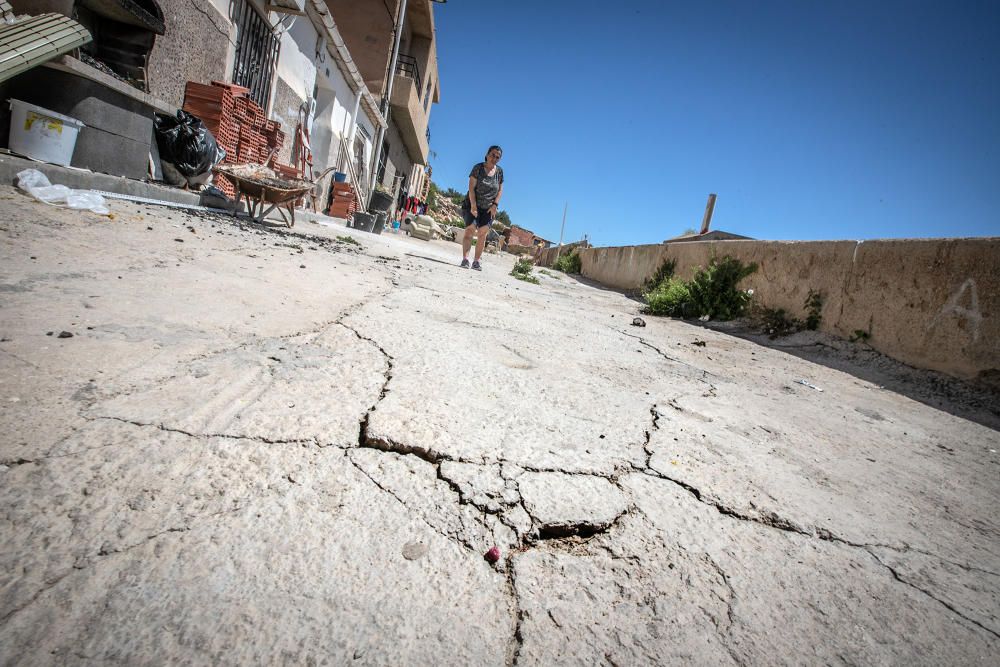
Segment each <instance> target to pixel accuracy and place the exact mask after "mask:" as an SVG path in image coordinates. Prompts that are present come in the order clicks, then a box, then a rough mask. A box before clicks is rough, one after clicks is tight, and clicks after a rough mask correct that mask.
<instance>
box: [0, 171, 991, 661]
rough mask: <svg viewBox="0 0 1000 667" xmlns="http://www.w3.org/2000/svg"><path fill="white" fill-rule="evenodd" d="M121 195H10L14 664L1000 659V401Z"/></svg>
mask: <svg viewBox="0 0 1000 667" xmlns="http://www.w3.org/2000/svg"><path fill="white" fill-rule="evenodd" d="M2 162H3V161H2V160H0V164H2ZM8 169H9V167H8ZM110 206H111V208H112V213H113V216H114V217H113V218H110V217H107V216H97V215H93V214H90V213H80V212H73V211H68V210H64V209H58V208H54V207H51V206H46V205H43V204H41V203H38V202H35V201H33V200H31V199H30V198H28V197H26V196H25V195H24V194H22V193H19V192H17V191H15V190H14V189H12V188H10V187H8V186H0V211H2V215H0V238H2V239H3V243H0V378H3V382H2V383H0V429H2V432H3V433H4V434H5V436H6V437H4V438H2V439H0V535H2V536H3V540H0V663H15V662H26V663H42V662H58V663H60V664H85V663H107V662H124V663H129V664H132V663H144V662H155V661H170V662H179V663H188V662H193V663H197V662H206V661H207V662H212V663H217V664H246V663H275V662H294V663H316V664H322V663H323V662H328V663H331V664H340V663H346V662H352V663H353V662H358V663H363V664H407V663H417V664H423V663H429V662H434V663H442V664H463V665H465V664H508V665H509V664H514V663H517V664H524V665H528V664H545V665H549V664H563V663H572V664H593V663H612V664H647V663H648V664H678V663H690V664H728V663H735V664H813V663H824V664H825V663H836V662H846V663H856V664H890V663H891V664H899V663H916V664H992V663H993V662H995V656H996V655H997V654H998V653H1000V621H998V613H997V609H998V606H997V599H998V598H1000V549H998V546H997V544H998V541H997V534H998V533H1000V526H998V525H997V520H996V518H995V511H994V509H993V505H994V504H995V503H994V499H995V498H996V497H997V494H998V492H1000V481H998V480H1000V475H998V474H997V473H998V471H1000V454H998V451H1000V432H998V431H997V430H995V429H993V428H990V427H989V426H986V425H984V424H989V423H992V422H990V421H989V420H988V419H986V418H984V419H973V418H972V417H974V416H975V413H976V411H979V412H982V413H983V414H986V413H987V412H989V410H990V406H986V405H985V404H970V405H969V406H967V411H966V412H962V411H959V410H954V409H952V410H951V412H949V411H947V410H946V408H948V405H947V404H944V403H942V404H941V405H940V406H938V407H933V406H931V405H928V404H927V403H928V402H923V403H921V402H916V401H914V400H910V399H909V398H907V397H906V396H905V395H904V394H903V393H901V392H898V391H891V390H888V389H886V388H885V386H884V385H881V384H879V383H878V382H876V381H873V380H872V379H871V378H862V377H859V376H858V375H851V374H848V373H846V372H843V371H841V370H837V369H834V368H830V367H829V366H825V365H819V364H815V363H811V362H810V361H808V360H806V359H802V358H799V357H797V356H793V355H791V354H789V353H787V352H784V351H781V350H778V349H770V348H766V347H762V346H759V345H756V344H754V343H753V342H751V341H748V340H744V339H740V338H736V337H733V336H730V335H728V334H726V333H725V332H721V331H712V330H708V329H702V328H697V327H692V326H689V325H686V324H684V323H682V322H677V321H672V320H663V319H658V318H652V317H647V318H646V323H647V326H646V327H644V328H636V327H633V326H632V325H631V322H632V318H633V317H634V316H635V315H636V313H637V306H638V304H637V303H636V302H634V301H630V300H628V299H626V298H625V297H623V296H622V295H620V294H618V293H615V292H612V291H608V290H602V289H597V288H594V287H591V286H589V285H586V284H583V283H580V282H578V281H576V280H575V279H573V278H572V277H569V276H561V275H560V276H555V275H545V274H540V275H539V278H540V283H539V284H537V285H533V284H528V283H524V282H520V281H517V280H515V279H514V278H513V277H511V276H510V275H509V272H510V269H511V267H512V266H513V258H512V257H510V256H507V255H500V256H493V255H488V256H486V257H485V258H484V260H483V264H484V270H483V271H482V272H474V271H469V270H464V269H460V268H459V267H458V260H459V258H460V257H459V253H460V250H459V246H458V245H456V244H453V243H448V242H423V241H417V240H414V239H411V238H407V237H405V236H401V235H396V234H384V235H381V236H377V235H372V234H366V233H364V232H360V231H358V230H353V229H348V228H346V227H344V226H343V224H342V222H339V221H334V220H330V219H325V218H320V217H309V219H308V220H305V221H303V222H300V223H299V224H297V225H296V227H295V228H293V229H291V230H288V229H286V228H284V227H280V226H278V225H272V224H266V225H251V224H247V223H246V222H244V221H242V220H240V219H233V218H231V217H229V216H211V215H205V214H202V213H198V214H192V213H190V212H185V211H183V210H177V209H167V208H156V207H149V206H143V205H139V204H135V203H131V202H124V201H113V202H111V203H110ZM62 332H66V334H65V336H64V337H60V335H61V334H62ZM70 334H71V335H70ZM695 342H697V343H699V344H698V345H693V344H692V343H695ZM797 380H803V381H805V382H807V383H808V384H800V383H799V382H797ZM810 385H811V386H810ZM929 386H931V387H933V383H929ZM814 387H819V388H821V389H822V390H823V391H818V390H817V389H815V388H814ZM959 415H963V416H959ZM494 547H495V548H496V550H497V552H498V553H499V558H498V559H497V560H496V562H495V563H491V562H490V561H489V560H488V559H487V558H485V556H486V554H487V553H488V552H489V551H490V550H492V549H493V548H494Z"/></svg>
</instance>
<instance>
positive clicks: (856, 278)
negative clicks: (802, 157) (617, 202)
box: [580, 238, 1000, 378]
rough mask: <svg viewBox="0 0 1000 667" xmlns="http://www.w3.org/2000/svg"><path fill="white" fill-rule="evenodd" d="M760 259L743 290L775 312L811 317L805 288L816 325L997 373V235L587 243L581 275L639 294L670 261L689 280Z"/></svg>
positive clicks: (930, 362)
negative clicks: (708, 269) (817, 302)
mask: <svg viewBox="0 0 1000 667" xmlns="http://www.w3.org/2000/svg"><path fill="white" fill-rule="evenodd" d="M713 252H714V253H716V254H717V255H720V256H721V255H732V256H733V257H736V258H737V259H740V260H741V261H743V262H745V263H750V262H755V263H757V264H758V265H759V269H758V271H757V273H755V274H753V275H752V276H750V277H748V278H746V279H744V280H743V281H742V283H741V284H740V287H741V288H742V289H747V288H753V289H754V292H755V294H754V297H755V299H758V300H759V301H760V303H761V304H762V305H764V306H766V307H769V308H784V309H785V310H786V311H787V312H788V313H790V314H791V315H793V316H795V317H806V316H808V313H807V312H806V309H805V307H804V304H805V302H806V299H807V297H808V295H809V290H814V291H817V292H820V293H822V294H823V297H824V298H823V308H822V320H821V322H820V324H819V330H820V331H827V332H830V333H833V334H836V335H838V336H841V337H844V338H850V337H851V336H852V335H854V334H855V332H856V331H858V330H861V331H865V332H866V333H868V334H869V338H868V343H869V344H870V345H871V346H872V347H874V348H875V349H877V350H879V351H880V352H882V353H884V354H887V355H889V356H891V357H894V358H896V359H899V360H900V361H903V362H906V363H909V364H912V365H914V366H917V367H920V368H930V369H934V370H939V371H942V372H945V373H949V374H952V375H956V376H958V377H963V378H976V377H983V378H986V377H990V376H992V375H993V374H996V373H1000V370H998V369H1000V345H998V343H997V341H998V340H1000V239H998V238H983V239H926V240H923V239H920V240H898V241H897V240H891V241H865V242H863V243H858V242H854V241H797V242H793V241H693V242H687V243H672V244H669V243H668V244H659V245H648V246H628V247H623V248H590V249H587V250H581V251H580V259H581V264H582V273H583V275H584V276H586V277H587V278H590V279H592V280H596V281H598V282H600V283H603V284H604V285H607V286H609V287H616V288H619V289H623V290H633V289H636V288H638V287H640V286H641V285H642V284H643V281H644V280H645V279H646V278H647V277H648V276H651V275H652V274H653V273H654V272H655V271H656V269H657V268H658V267H659V266H660V265H661V264H662V262H663V260H665V259H668V258H669V259H674V260H676V262H677V265H676V273H677V276H678V277H680V278H684V279H690V278H691V276H692V275H693V274H694V271H695V270H696V269H697V267H699V266H707V264H708V262H709V260H710V259H711V256H712V253H713Z"/></svg>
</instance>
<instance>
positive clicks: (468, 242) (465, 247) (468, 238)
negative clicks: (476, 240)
mask: <svg viewBox="0 0 1000 667" xmlns="http://www.w3.org/2000/svg"><path fill="white" fill-rule="evenodd" d="M475 230H476V225H475V224H474V223H470V224H468V225H466V226H465V235H464V236H463V237H462V259H468V258H469V249H470V248H471V247H472V234H473V232H475Z"/></svg>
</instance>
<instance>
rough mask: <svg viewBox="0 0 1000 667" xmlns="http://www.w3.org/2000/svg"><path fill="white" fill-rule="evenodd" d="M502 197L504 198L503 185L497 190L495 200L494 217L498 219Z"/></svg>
mask: <svg viewBox="0 0 1000 667" xmlns="http://www.w3.org/2000/svg"><path fill="white" fill-rule="evenodd" d="M500 197H503V183H501V184H500V189H499V190H497V196H496V199H494V200H493V217H494V218H495V217H497V211H499V210H500Z"/></svg>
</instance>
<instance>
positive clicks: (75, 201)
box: [16, 169, 111, 215]
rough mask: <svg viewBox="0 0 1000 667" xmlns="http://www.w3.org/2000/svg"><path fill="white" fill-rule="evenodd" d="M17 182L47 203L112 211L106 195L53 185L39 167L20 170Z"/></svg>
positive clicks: (73, 207)
mask: <svg viewBox="0 0 1000 667" xmlns="http://www.w3.org/2000/svg"><path fill="white" fill-rule="evenodd" d="M16 183H17V187H19V188H21V189H22V190H24V191H25V192H27V193H28V194H29V195H31V196H32V197H34V198H35V199H37V200H38V201H41V202H44V203H46V204H52V205H53V206H68V207H69V208H72V209H77V210H83V211H93V212H94V213H98V214H100V215H107V214H108V213H110V212H111V210H110V209H109V208H108V207H107V204H106V203H105V202H104V197H102V196H101V195H99V194H97V193H96V192H94V191H93V190H73V189H71V188H68V187H66V186H65V185H52V184H51V183H50V182H49V179H48V178H46V176H45V174H43V173H42V172H40V171H38V170H37V169H25V170H24V171H22V172H19V173H18V174H17V181H16Z"/></svg>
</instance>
